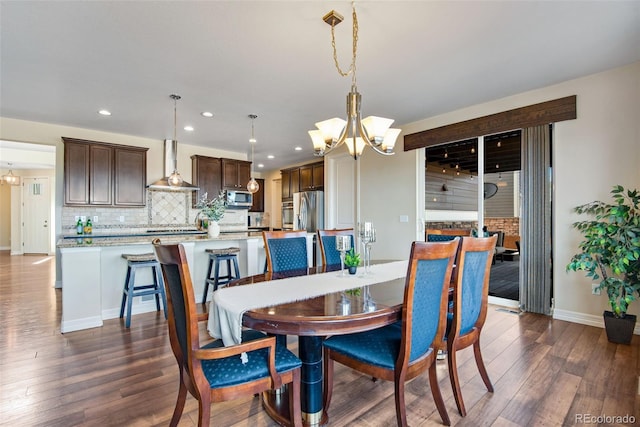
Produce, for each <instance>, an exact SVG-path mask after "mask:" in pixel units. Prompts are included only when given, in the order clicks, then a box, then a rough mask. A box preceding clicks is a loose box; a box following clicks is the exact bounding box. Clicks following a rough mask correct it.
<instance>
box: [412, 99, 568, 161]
mask: <svg viewBox="0 0 640 427" xmlns="http://www.w3.org/2000/svg"><path fill="white" fill-rule="evenodd" d="M576 98H577V97H576V95H571V96H567V97H565V98H559V99H554V100H552V101H546V102H541V103H539V104H534V105H529V106H526V107H521V108H516V109H513V110H508V111H503V112H501V113H496V114H491V115H488V116H484V117H478V118H475V119H471V120H466V121H464V122H459V123H454V124H451V125H446V126H441V127H438V128H435V129H429V130H424V131H421V132H416V133H412V134H409V135H405V136H404V151H409V150H416V149H418V148H424V147H429V146H431V145H438V144H445V143H448V142H453V141H460V140H464V139H469V138H475V137H478V136H482V135H492V134H494V133H500V132H506V131H510V130H513V129H524V128H528V127H532V126H539V125H545V124H549V123H556V122H561V121H564V120H573V119H575V118H576V117H577V113H576Z"/></svg>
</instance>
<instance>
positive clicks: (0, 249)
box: [0, 246, 11, 251]
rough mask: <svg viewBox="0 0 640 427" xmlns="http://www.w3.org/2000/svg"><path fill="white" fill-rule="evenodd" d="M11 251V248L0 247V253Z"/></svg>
mask: <svg viewBox="0 0 640 427" xmlns="http://www.w3.org/2000/svg"><path fill="white" fill-rule="evenodd" d="M9 249H11V246H0V251H8V250H9Z"/></svg>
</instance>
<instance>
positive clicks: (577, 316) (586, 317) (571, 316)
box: [553, 308, 640, 335]
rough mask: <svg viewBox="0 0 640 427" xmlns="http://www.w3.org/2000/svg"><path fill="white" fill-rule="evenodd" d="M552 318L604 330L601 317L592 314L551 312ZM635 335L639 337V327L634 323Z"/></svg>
mask: <svg viewBox="0 0 640 427" xmlns="http://www.w3.org/2000/svg"><path fill="white" fill-rule="evenodd" d="M553 318H554V319H558V320H566V321H567V322H573V323H580V324H581V325H588V326H595V327H596V328H604V319H603V318H602V316H594V315H593V314H584V313H578V312H575V311H568V310H559V309H557V308H556V309H554V310H553ZM633 333H634V334H635V335H640V325H639V324H638V323H636V327H635V329H634V330H633Z"/></svg>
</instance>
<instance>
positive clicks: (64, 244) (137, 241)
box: [56, 233, 258, 248]
mask: <svg viewBox="0 0 640 427" xmlns="http://www.w3.org/2000/svg"><path fill="white" fill-rule="evenodd" d="M155 238H160V240H161V241H162V242H163V243H180V242H206V241H224V240H244V239H257V238H258V237H257V236H250V235H249V233H223V234H220V235H219V236H218V237H209V236H208V235H206V234H204V235H203V234H195V235H194V234H184V235H164V236H158V235H153V234H152V235H144V236H140V235H136V236H118V237H110V236H100V237H96V238H92V236H91V235H82V236H78V237H77V238H75V239H74V238H62V239H59V240H58V243H57V244H56V246H57V247H58V248H83V247H85V248H86V247H103V246H123V245H148V244H151V242H152V241H153V239H155Z"/></svg>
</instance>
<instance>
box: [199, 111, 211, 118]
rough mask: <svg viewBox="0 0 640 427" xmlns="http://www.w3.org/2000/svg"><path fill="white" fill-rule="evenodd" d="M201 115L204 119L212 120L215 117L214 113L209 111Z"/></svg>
mask: <svg viewBox="0 0 640 427" xmlns="http://www.w3.org/2000/svg"><path fill="white" fill-rule="evenodd" d="M200 115H201V116H202V117H207V118H211V117H213V113H212V112H209V111H203V112H202V113H200Z"/></svg>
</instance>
